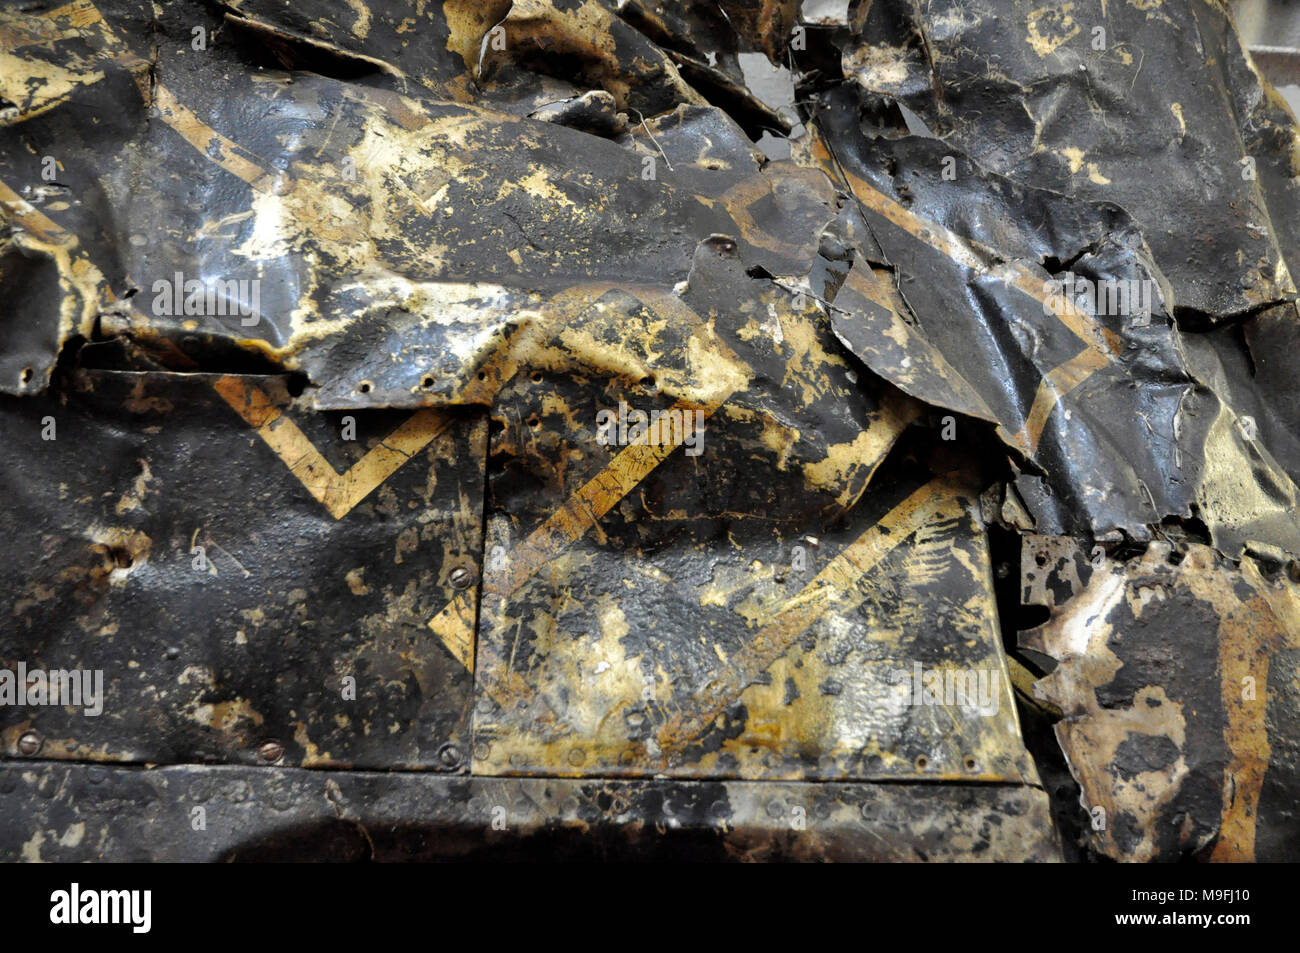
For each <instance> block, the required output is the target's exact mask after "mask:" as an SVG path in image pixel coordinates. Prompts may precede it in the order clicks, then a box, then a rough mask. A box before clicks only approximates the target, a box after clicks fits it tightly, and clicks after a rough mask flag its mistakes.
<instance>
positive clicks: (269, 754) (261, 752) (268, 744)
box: [257, 741, 284, 764]
mask: <svg viewBox="0 0 1300 953" xmlns="http://www.w3.org/2000/svg"><path fill="white" fill-rule="evenodd" d="M257 756H258V758H260V759H261V760H262V761H264V762H266V763H267V764H275V763H276V762H277V761H279V760H280V759H281V758H283V757H284V745H282V744H280V742H278V741H264V742H262V747H260V748H258V749H257Z"/></svg>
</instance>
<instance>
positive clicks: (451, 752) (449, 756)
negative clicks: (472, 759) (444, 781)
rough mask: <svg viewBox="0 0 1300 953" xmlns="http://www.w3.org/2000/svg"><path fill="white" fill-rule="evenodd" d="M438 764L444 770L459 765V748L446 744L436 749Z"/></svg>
mask: <svg viewBox="0 0 1300 953" xmlns="http://www.w3.org/2000/svg"><path fill="white" fill-rule="evenodd" d="M438 763H439V764H441V765H442V766H443V767H444V768H454V767H456V766H457V765H459V764H460V748H458V747H457V746H456V745H454V744H452V743H451V742H448V743H447V744H445V745H443V746H442V747H441V748H439V749H438Z"/></svg>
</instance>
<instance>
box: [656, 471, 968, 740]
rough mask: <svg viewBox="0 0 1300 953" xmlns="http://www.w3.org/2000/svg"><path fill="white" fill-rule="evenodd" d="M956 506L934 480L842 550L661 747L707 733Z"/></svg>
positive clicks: (679, 719) (738, 655)
mask: <svg viewBox="0 0 1300 953" xmlns="http://www.w3.org/2000/svg"><path fill="white" fill-rule="evenodd" d="M956 506H957V500H956V496H955V492H954V491H953V489H952V488H951V487H950V486H948V485H947V484H946V482H944V481H942V480H934V481H931V482H930V483H927V484H926V485H925V486H923V487H921V488H920V489H918V490H917V491H915V492H914V493H912V495H911V496H909V497H907V499H905V500H903V502H901V503H899V504H898V505H897V506H896V507H894V508H893V509H892V510H890V511H889V512H888V513H886V514H885V515H884V516H883V517H881V519H880V520H879V521H878V522H877V523H876V524H875V525H874V526H872V527H871V528H870V529H868V530H867V531H866V532H864V533H863V534H862V535H861V536H859V537H858V538H857V539H856V540H854V541H853V542H852V543H850V544H849V545H848V546H847V547H845V548H844V549H843V550H841V551H840V553H839V555H837V556H836V557H835V558H834V559H833V560H831V562H830V563H829V564H827V566H826V568H825V569H823V570H822V571H821V572H819V573H818V574H817V576H816V577H815V578H814V579H813V580H812V582H810V583H808V585H807V586H805V587H804V588H803V589H802V590H800V591H799V593H797V594H796V595H795V596H794V597H792V598H791V599H789V600H787V601H786V602H785V603H783V604H782V605H781V607H780V608H778V609H776V610H775V611H773V612H771V613H769V614H768V615H767V616H766V619H765V621H764V622H763V623H761V625H760V628H759V629H758V631H757V632H755V633H754V636H753V637H752V638H751V639H749V640H748V641H747V642H745V644H743V645H742V646H740V647H739V648H738V649H736V650H735V651H733V652H732V653H731V655H730V659H729V664H728V665H727V667H726V670H725V672H723V673H720V675H719V677H718V679H717V680H716V682H715V686H714V689H713V691H712V694H711V697H709V698H704V699H701V701H702V702H703V703H704V704H703V707H701V708H697V709H694V710H692V711H683V712H679V713H678V714H676V715H674V716H673V717H672V718H670V719H668V720H667V721H665V722H664V724H663V725H662V726H661V727H660V728H659V731H658V736H657V737H658V742H659V747H660V748H661V749H663V751H665V752H668V751H670V750H680V749H681V747H682V746H684V745H686V744H688V743H690V742H691V741H692V740H694V739H695V738H697V737H698V736H699V735H700V734H702V733H703V732H704V731H706V730H707V729H708V727H709V725H710V724H712V723H713V722H714V721H715V720H716V719H717V717H718V716H719V715H721V714H722V713H723V712H724V711H725V710H726V709H727V707H728V706H730V705H732V704H734V703H735V700H736V699H737V698H739V697H740V694H741V692H743V691H744V690H745V689H746V688H748V687H749V685H751V684H752V683H753V682H754V680H755V679H756V678H758V677H759V676H760V675H762V674H763V672H765V671H767V669H769V668H770V667H771V666H772V664H773V663H774V662H775V661H776V660H777V659H779V658H780V657H781V656H782V655H784V654H785V653H786V652H788V651H789V650H790V647H791V646H792V645H794V643H795V642H796V641H797V640H798V639H799V637H800V636H801V635H803V634H804V633H805V632H806V631H808V629H809V627H810V626H812V624H813V623H814V622H816V621H817V620H818V619H819V618H821V617H822V616H823V615H824V614H825V613H826V612H827V611H829V610H831V609H835V610H837V611H840V612H848V611H851V610H852V609H854V608H855V607H856V606H857V605H858V604H859V603H861V602H862V599H863V594H862V587H861V580H862V577H863V576H865V575H866V574H867V573H868V572H870V571H871V570H872V569H873V568H874V567H875V566H876V565H877V564H878V563H879V562H880V561H881V560H882V559H884V558H885V556H887V555H888V554H889V553H890V552H891V551H892V550H894V549H896V548H897V547H898V546H900V545H901V544H902V543H903V542H904V541H905V540H906V539H907V538H908V537H909V536H911V535H912V534H913V533H915V532H916V531H917V530H918V529H920V528H921V527H923V526H924V525H926V524H927V523H928V522H930V521H931V520H933V519H934V518H935V517H936V516H938V515H939V514H940V513H941V512H943V511H944V510H945V509H949V510H952V509H955V508H956Z"/></svg>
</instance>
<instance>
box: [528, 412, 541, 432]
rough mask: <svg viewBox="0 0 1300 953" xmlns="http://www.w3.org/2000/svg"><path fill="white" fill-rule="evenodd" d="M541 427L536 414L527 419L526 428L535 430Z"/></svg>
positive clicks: (539, 419)
mask: <svg viewBox="0 0 1300 953" xmlns="http://www.w3.org/2000/svg"><path fill="white" fill-rule="evenodd" d="M541 425H542V419H541V418H540V417H538V416H537V415H536V414H533V415H532V416H531V417H529V418H528V426H530V427H532V428H533V429H534V430H536V429H537V428H538V427H540V426H541Z"/></svg>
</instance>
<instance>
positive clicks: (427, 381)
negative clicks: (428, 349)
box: [420, 374, 433, 390]
mask: <svg viewBox="0 0 1300 953" xmlns="http://www.w3.org/2000/svg"><path fill="white" fill-rule="evenodd" d="M420 386H421V387H423V388H424V389H425V390H428V389H429V388H430V387H432V386H433V375H431V374H425V375H424V376H423V377H421V378H420Z"/></svg>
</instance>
